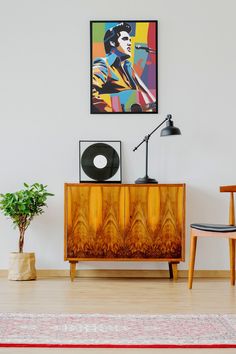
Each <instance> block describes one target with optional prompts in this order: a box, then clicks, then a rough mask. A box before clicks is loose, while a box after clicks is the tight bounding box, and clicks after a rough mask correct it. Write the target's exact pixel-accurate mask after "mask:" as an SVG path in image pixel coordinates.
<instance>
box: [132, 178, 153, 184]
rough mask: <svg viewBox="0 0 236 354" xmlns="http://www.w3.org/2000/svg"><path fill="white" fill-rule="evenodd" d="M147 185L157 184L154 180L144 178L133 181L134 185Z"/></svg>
mask: <svg viewBox="0 0 236 354" xmlns="http://www.w3.org/2000/svg"><path fill="white" fill-rule="evenodd" d="M149 183H158V182H157V181H156V180H155V179H154V178H150V177H148V176H145V177H143V178H138V179H136V181H135V184H149Z"/></svg>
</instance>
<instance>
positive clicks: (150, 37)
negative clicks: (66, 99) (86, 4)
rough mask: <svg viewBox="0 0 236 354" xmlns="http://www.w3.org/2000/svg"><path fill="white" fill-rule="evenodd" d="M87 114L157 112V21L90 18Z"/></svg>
mask: <svg viewBox="0 0 236 354" xmlns="http://www.w3.org/2000/svg"><path fill="white" fill-rule="evenodd" d="M90 25H91V113H157V111H158V104H157V21H116V22H111V21H91V23H90Z"/></svg>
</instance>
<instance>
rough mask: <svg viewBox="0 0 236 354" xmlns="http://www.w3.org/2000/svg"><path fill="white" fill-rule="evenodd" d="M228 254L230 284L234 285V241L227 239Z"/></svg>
mask: <svg viewBox="0 0 236 354" xmlns="http://www.w3.org/2000/svg"><path fill="white" fill-rule="evenodd" d="M229 254H230V282H231V285H235V239H232V238H230V239H229Z"/></svg>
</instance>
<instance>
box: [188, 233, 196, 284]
mask: <svg viewBox="0 0 236 354" xmlns="http://www.w3.org/2000/svg"><path fill="white" fill-rule="evenodd" d="M196 248H197V236H193V235H192V236H191V246H190V260H189V271H188V288H189V289H192V284H193V272H194V264H195V255H196Z"/></svg>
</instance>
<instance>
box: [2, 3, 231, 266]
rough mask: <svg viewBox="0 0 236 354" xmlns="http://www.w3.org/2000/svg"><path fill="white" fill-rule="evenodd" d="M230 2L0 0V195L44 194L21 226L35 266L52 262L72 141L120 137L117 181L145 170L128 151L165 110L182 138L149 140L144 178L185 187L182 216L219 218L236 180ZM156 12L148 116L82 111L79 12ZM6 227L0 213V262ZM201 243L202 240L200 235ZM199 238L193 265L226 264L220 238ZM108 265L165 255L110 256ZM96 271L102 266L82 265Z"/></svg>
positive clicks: (83, 22)
mask: <svg viewBox="0 0 236 354" xmlns="http://www.w3.org/2000/svg"><path fill="white" fill-rule="evenodd" d="M235 13H236V2H235V0H224V1H220V0H217V1H216V0H178V1H176V0H149V1H148V2H144V1H140V0H129V5H128V2H127V0H119V2H118V6H115V3H113V5H111V2H110V1H108V0H100V1H99V2H97V1H89V0H79V1H78V0H77V1H76V0H0V121H1V135H0V166H1V174H0V192H2V193H5V192H8V191H9V192H11V191H15V190H17V189H19V188H21V186H22V184H23V182H29V183H33V182H35V181H39V182H41V183H44V184H48V189H49V191H51V192H53V193H55V197H53V198H51V199H50V200H49V202H48V209H47V210H46V212H45V214H44V215H42V216H40V217H38V218H36V219H35V220H34V221H33V223H32V226H31V227H30V229H29V230H28V231H27V235H26V243H25V251H35V252H36V254H37V268H38V269H40V268H43V269H45V268H47V269H49V268H52V269H67V268H69V266H68V264H67V263H65V262H64V261H63V184H64V182H76V181H78V173H77V171H78V141H79V140H80V139H85V140H86V139H87V140H93V139H94V140H96V139H104V140H106V139H107V140H109V139H110V140H112V139H114V140H115V139H118V140H122V149H123V182H124V183H133V182H134V180H135V179H136V178H137V177H141V176H142V175H143V174H144V154H145V152H144V148H140V149H139V150H138V151H137V152H135V153H133V152H132V148H133V147H134V146H135V145H136V144H137V143H138V142H139V141H140V140H141V139H142V138H143V137H144V135H146V133H149V132H150V131H152V130H153V129H154V128H155V127H156V126H157V125H158V124H159V123H160V121H161V120H163V119H164V117H165V116H166V114H168V113H171V114H172V115H173V119H174V121H175V123H176V125H177V126H179V127H180V128H181V130H182V136H181V137H178V138H176V139H175V138H173V139H171V138H170V139H160V138H159V136H158V135H159V134H158V133H156V134H155V135H153V136H152V138H151V140H150V176H151V177H155V178H157V179H158V180H159V182H160V183H167V182H169V183H172V182H185V183H186V184H187V223H186V224H187V235H186V236H187V237H186V238H187V240H186V253H187V254H186V262H185V263H182V264H181V265H180V268H182V269H187V267H188V264H187V263H188V248H189V236H188V231H189V226H188V225H189V223H191V222H198V221H202V222H211V221H212V222H218V223H220V222H222V223H224V222H227V220H228V215H227V213H228V196H227V195H225V194H220V193H219V186H220V185H224V184H235V183H236V168H235V161H234V160H235V147H236V142H235V129H236V121H235V102H236V97H235V96H236V90H235V82H236V64H235V63H236V62H235V59H236V46H235V34H236V21H235ZM99 19H100V20H113V19H118V20H120V19H127V20H142V19H143V20H146V19H154V20H156V19H157V20H158V21H159V104H160V108H159V114H158V115H137V116H136V115H118V116H117V115H114V116H113V115H90V113H89V108H90V102H89V65H90V57H89V55H90V52H89V40H90V33H89V21H90V20H99ZM17 239H18V235H17V231H16V230H13V229H12V227H11V223H10V221H9V220H7V219H6V218H5V217H4V216H1V217H0V269H6V268H7V267H8V253H9V252H10V251H15V250H16V249H17V242H18V241H17ZM201 241H202V240H201ZM201 241H200V242H199V247H198V251H199V252H198V255H199V256H198V258H197V265H196V266H197V268H199V269H228V243H227V242H226V241H224V240H218V241H217V242H216V241H212V240H204V241H203V242H201ZM109 266H110V267H114V268H115V267H117V268H146V269H147V268H150V269H154V268H167V265H166V264H153V263H145V264H142V263H135V264H134V263H129V264H124V263H118V264H117V263H111V264H109ZM80 267H82V268H105V267H108V263H105V264H104V263H102V262H100V263H89V262H87V263H84V264H82V265H81V266H80Z"/></svg>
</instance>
